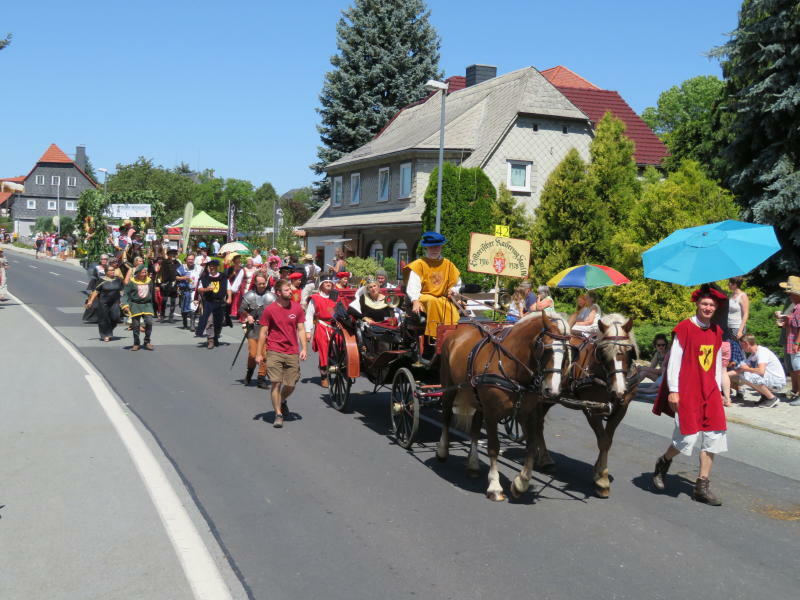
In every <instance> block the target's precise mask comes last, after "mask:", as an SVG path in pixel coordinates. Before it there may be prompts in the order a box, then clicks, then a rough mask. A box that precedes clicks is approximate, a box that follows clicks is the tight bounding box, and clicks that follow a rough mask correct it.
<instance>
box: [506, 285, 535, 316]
mask: <svg viewBox="0 0 800 600" xmlns="http://www.w3.org/2000/svg"><path fill="white" fill-rule="evenodd" d="M530 285H531V284H529V283H524V282H523V283H520V284H519V285H518V286H517V289H516V290H514V293H513V294H512V296H511V302H509V303H508V310H507V311H506V322H508V323H516V322H517V321H519V320H520V319H521V318H522V315H524V314H525V298H526V297H527V295H528V292H529V291H530Z"/></svg>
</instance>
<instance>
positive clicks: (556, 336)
mask: <svg viewBox="0 0 800 600" xmlns="http://www.w3.org/2000/svg"><path fill="white" fill-rule="evenodd" d="M545 337H549V338H551V339H552V340H553V341H552V342H551V343H549V344H546V343H545V342H544V338H545ZM570 338H571V336H570V335H569V334H561V333H553V332H552V331H550V330H549V329H543V330H542V331H540V332H539V335H537V336H536V339H535V340H534V342H533V356H534V358H536V363H537V366H538V372H539V376H540V378H541V379H544V376H545V375H547V374H548V373H550V374H555V373H561V374H563V373H564V369H569V367H570V366H571V365H572V355H571V353H570V351H569V349H570V348H571V346H570V343H569V340H570ZM556 340H558V341H560V342H561V343H562V344H563V345H564V361H565V362H564V364H562V365H561V368H560V369H556V368H554V367H551V368H545V366H544V364H543V363H544V353H545V351H546V350H551V351H553V352H555V347H556V342H555V341H556ZM540 349H541V352H539V350H540Z"/></svg>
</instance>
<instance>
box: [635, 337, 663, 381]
mask: <svg viewBox="0 0 800 600" xmlns="http://www.w3.org/2000/svg"><path fill="white" fill-rule="evenodd" d="M667 344H668V341H667V336H666V335H664V334H663V333H657V334H656V336H655V337H654V338H653V348H654V349H655V352H654V353H653V359H652V360H651V361H650V366H648V367H640V368H639V369H638V370H637V371H636V378H637V380H638V381H642V380H643V379H650V380H652V381H653V382H655V384H656V387H658V384H660V383H661V376H662V375H663V373H664V357H665V356H666V355H667Z"/></svg>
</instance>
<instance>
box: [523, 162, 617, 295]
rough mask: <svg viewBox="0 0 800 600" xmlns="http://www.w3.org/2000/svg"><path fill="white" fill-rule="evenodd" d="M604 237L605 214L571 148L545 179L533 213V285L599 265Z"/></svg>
mask: <svg viewBox="0 0 800 600" xmlns="http://www.w3.org/2000/svg"><path fill="white" fill-rule="evenodd" d="M608 235H609V222H608V213H607V212H606V209H605V206H604V205H603V204H602V203H601V202H600V201H599V199H598V198H597V196H596V194H595V191H594V187H593V185H592V182H591V179H590V177H589V174H588V169H587V166H586V163H585V162H583V160H582V159H581V157H580V155H579V154H578V151H577V150H575V149H574V148H573V149H572V150H570V151H569V152H568V153H567V155H566V156H565V157H564V160H562V161H561V163H560V164H559V165H558V166H557V167H556V168H555V169H554V170H553V172H552V173H551V174H550V176H549V177H548V178H547V182H546V183H545V185H544V189H543V190H542V196H541V200H540V203H539V207H538V208H537V209H536V220H535V221H534V223H533V230H532V234H531V244H532V252H533V261H532V262H531V268H532V272H533V275H534V277H535V278H536V281H537V282H539V283H544V282H545V281H547V280H548V279H550V278H551V277H552V276H553V275H555V274H556V273H558V272H559V271H561V270H562V269H566V268H567V267H571V266H574V265H580V264H584V263H588V262H602V261H603V260H604V259H605V258H606V255H607V249H608Z"/></svg>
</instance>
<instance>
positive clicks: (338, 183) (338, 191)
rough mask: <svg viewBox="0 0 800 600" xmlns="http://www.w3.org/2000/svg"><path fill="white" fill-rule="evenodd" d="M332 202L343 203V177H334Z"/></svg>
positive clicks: (333, 203) (334, 204)
mask: <svg viewBox="0 0 800 600" xmlns="http://www.w3.org/2000/svg"><path fill="white" fill-rule="evenodd" d="M331 204H332V205H333V206H341V205H342V178H341V177H334V178H333V186H332V188H331Z"/></svg>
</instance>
